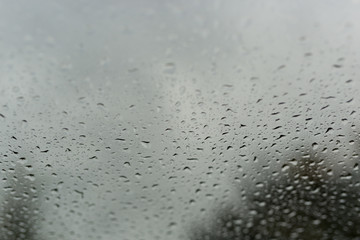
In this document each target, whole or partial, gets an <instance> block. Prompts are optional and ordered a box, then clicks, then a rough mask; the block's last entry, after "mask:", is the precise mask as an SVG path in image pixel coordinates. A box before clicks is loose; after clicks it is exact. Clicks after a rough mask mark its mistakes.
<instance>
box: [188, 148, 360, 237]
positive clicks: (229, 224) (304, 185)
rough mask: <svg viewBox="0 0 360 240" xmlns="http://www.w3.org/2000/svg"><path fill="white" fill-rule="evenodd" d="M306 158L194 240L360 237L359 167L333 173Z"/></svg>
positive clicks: (196, 232)
mask: <svg viewBox="0 0 360 240" xmlns="http://www.w3.org/2000/svg"><path fill="white" fill-rule="evenodd" d="M305 155H306V157H300V158H299V157H297V158H293V159H292V160H291V161H289V162H287V163H286V165H284V166H283V167H282V170H281V172H280V173H276V174H277V177H275V178H274V177H272V174H271V173H265V172H264V176H266V177H267V178H268V179H267V180H265V181H262V182H261V184H259V185H258V186H257V188H256V190H247V191H240V193H239V196H240V197H241V198H243V199H247V200H246V201H245V202H246V203H245V206H244V205H243V204H238V205H235V206H228V207H225V208H223V209H220V210H219V211H218V212H217V213H216V214H215V215H214V216H213V217H212V219H211V221H210V223H209V224H208V225H207V224H206V223H200V224H198V225H196V224H195V226H196V227H193V228H192V230H191V231H190V232H191V233H190V235H189V236H190V237H189V239H191V240H205V239H206V240H236V239H240V240H247V239H248V240H253V239H262V240H265V239H277V240H279V239H284V240H285V239H306V240H309V239H317V240H319V239H341V240H345V239H360V227H359V226H360V191H359V190H360V182H359V177H358V175H359V173H358V167H357V166H358V163H355V166H354V169H353V171H349V172H344V171H338V172H333V171H334V170H333V169H332V168H331V167H329V166H327V165H326V164H325V163H326V162H327V161H326V160H325V159H322V158H320V157H318V156H317V154H315V153H312V152H310V153H309V154H305ZM239 202H240V201H239Z"/></svg>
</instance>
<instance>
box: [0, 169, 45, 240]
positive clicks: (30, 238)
mask: <svg viewBox="0 0 360 240" xmlns="http://www.w3.org/2000/svg"><path fill="white" fill-rule="evenodd" d="M25 168H26V166H24V165H22V164H16V166H15V167H14V168H10V169H9V170H8V171H7V174H6V177H5V178H3V180H5V187H4V192H3V193H2V196H3V202H2V204H1V209H0V239H2V240H35V239H37V238H36V237H35V232H36V218H37V215H38V214H37V213H38V209H37V208H36V207H35V206H36V205H37V201H38V196H37V188H36V182H35V181H34V179H35V178H34V176H33V175H32V174H31V173H29V171H27V170H26V169H25Z"/></svg>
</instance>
